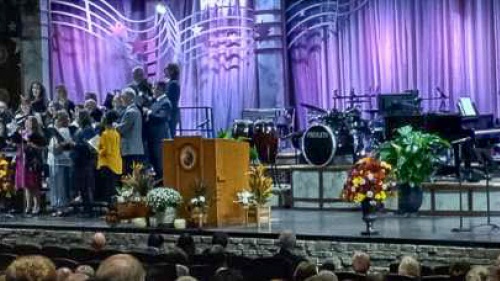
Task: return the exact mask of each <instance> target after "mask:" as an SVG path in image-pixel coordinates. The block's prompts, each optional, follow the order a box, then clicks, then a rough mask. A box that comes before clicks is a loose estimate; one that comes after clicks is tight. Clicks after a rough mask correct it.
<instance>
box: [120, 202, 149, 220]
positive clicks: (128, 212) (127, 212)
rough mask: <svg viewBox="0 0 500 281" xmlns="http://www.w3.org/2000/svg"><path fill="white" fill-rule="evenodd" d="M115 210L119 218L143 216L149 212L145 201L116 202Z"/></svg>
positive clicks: (146, 215)
mask: <svg viewBox="0 0 500 281" xmlns="http://www.w3.org/2000/svg"><path fill="white" fill-rule="evenodd" d="M116 212H117V215H118V218H119V219H121V220H127V219H134V218H145V217H148V216H149V214H150V210H149V207H148V205H147V203H146V202H121V203H117V204H116Z"/></svg>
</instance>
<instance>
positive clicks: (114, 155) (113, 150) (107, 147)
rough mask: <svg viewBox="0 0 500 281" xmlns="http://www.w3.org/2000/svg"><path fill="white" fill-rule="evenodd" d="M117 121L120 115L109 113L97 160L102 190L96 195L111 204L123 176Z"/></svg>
mask: <svg viewBox="0 0 500 281" xmlns="http://www.w3.org/2000/svg"><path fill="white" fill-rule="evenodd" d="M117 120H118V114H117V113H116V112H115V111H108V112H107V113H106V115H105V116H104V119H103V121H102V131H101V136H100V139H99V153H98V158H97V170H98V171H99V174H100V176H99V177H100V182H101V184H100V186H99V187H98V189H100V190H96V193H97V194H96V195H98V197H100V199H102V200H104V201H107V202H109V203H111V198H112V197H113V195H115V190H116V184H117V181H118V179H119V177H120V175H121V174H122V156H121V152H120V134H119V133H118V131H117V130H116V129H115V128H114V127H113V123H115V122H116V121H117ZM99 195H100V196H99Z"/></svg>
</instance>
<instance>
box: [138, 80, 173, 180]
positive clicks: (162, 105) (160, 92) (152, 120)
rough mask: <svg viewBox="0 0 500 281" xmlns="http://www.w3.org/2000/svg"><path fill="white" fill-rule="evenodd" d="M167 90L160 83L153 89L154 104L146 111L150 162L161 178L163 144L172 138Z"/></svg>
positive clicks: (165, 85) (163, 83)
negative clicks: (165, 140)
mask: <svg viewBox="0 0 500 281" xmlns="http://www.w3.org/2000/svg"><path fill="white" fill-rule="evenodd" d="M166 90H167V84H166V83H165V82H158V83H157V84H156V85H155V87H154V89H153V95H154V102H153V104H152V105H151V107H150V108H149V109H147V108H145V109H144V113H145V119H146V141H147V145H148V153H149V161H151V164H152V165H153V168H154V170H155V172H156V175H157V176H158V177H159V178H161V177H162V175H163V163H162V155H163V153H162V142H163V140H164V139H168V138H170V137H171V136H170V130H169V126H168V121H169V119H170V118H171V113H172V106H171V104H170V101H169V100H168V98H167V95H166Z"/></svg>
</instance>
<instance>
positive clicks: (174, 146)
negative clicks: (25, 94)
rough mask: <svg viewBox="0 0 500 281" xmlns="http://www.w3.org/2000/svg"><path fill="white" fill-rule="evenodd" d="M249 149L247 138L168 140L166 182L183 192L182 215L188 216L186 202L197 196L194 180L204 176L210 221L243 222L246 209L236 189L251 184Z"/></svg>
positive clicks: (208, 221) (164, 156) (177, 138)
mask: <svg viewBox="0 0 500 281" xmlns="http://www.w3.org/2000/svg"><path fill="white" fill-rule="evenodd" d="M249 150H250V148H249V145H248V143H247V142H238V141H235V140H228V139H204V138H201V137H176V138H175V139H174V140H165V141H164V143H163V183H164V186H168V187H173V188H176V189H177V190H179V192H180V193H181V195H182V198H183V200H184V205H183V206H181V208H180V209H179V213H180V215H181V216H182V217H183V218H186V219H187V218H189V214H188V212H187V209H186V204H187V203H188V202H189V200H191V198H193V197H194V190H193V186H194V184H195V181H196V180H202V181H203V182H204V183H205V184H206V185H207V186H208V191H207V195H208V196H207V197H208V199H209V208H208V216H207V223H208V225H211V226H222V225H227V224H237V223H241V222H242V218H243V217H244V212H243V209H242V208H241V207H240V206H239V205H238V204H236V203H234V201H235V200H236V193H237V192H240V191H241V190H242V189H243V188H247V187H248V169H249V165H250V163H249V153H250V152H249Z"/></svg>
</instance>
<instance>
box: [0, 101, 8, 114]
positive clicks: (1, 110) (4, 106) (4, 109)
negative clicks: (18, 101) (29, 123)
mask: <svg viewBox="0 0 500 281" xmlns="http://www.w3.org/2000/svg"><path fill="white" fill-rule="evenodd" d="M8 110H9V107H8V106H7V104H6V103H5V102H4V101H0V113H4V112H7V111H8Z"/></svg>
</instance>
